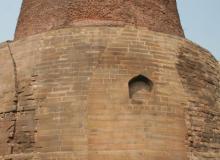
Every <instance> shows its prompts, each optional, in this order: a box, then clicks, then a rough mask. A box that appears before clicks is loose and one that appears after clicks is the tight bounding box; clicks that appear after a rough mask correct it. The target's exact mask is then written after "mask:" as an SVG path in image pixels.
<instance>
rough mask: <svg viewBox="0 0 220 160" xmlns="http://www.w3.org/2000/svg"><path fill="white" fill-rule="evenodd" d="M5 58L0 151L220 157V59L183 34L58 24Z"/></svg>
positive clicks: (3, 158) (167, 159)
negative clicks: (66, 26)
mask: <svg viewBox="0 0 220 160" xmlns="http://www.w3.org/2000/svg"><path fill="white" fill-rule="evenodd" d="M0 65H1V67H0V82H1V85H0V101H1V107H0V160H9V159H12V160H161V159H163V160H210V159H212V160H218V159H220V154H219V153H220V125H219V124H220V119H219V117H220V112H219V109H220V108H219V93H220V92H219V78H220V77H219V64H218V62H217V61H216V60H215V59H214V57H213V56H212V55H211V54H210V53H209V52H208V51H206V50H205V49H203V48H201V47H199V46H197V45H195V44H193V43H192V42H189V41H187V40H185V39H183V38H179V37H176V36H171V35H166V34H162V33H157V32H152V31H149V30H147V29H146V28H141V27H138V28H134V27H128V26H126V27H104V26H103V27H73V28H66V29H59V30H54V31H50V32H47V33H43V34H38V35H35V36H30V37H27V38H25V39H21V40H18V41H14V42H10V43H3V44H1V46H0Z"/></svg>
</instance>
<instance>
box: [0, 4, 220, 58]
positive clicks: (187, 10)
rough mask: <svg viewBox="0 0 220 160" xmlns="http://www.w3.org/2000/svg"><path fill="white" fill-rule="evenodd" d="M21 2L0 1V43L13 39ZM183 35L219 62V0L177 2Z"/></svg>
mask: <svg viewBox="0 0 220 160" xmlns="http://www.w3.org/2000/svg"><path fill="white" fill-rule="evenodd" d="M21 2H22V0H0V22H1V24H0V42H3V41H6V40H10V39H13V35H14V31H15V26H16V22H17V18H18V15H19V10H20V6H21ZM177 2H178V8H179V13H180V17H181V21H182V25H183V28H184V31H185V35H186V37H187V38H188V39H190V40H192V41H193V42H196V43H198V44H199V45H201V46H202V47H204V48H207V49H208V50H209V51H210V52H212V53H213V54H214V56H215V57H216V58H217V59H219V60H220V0H177Z"/></svg>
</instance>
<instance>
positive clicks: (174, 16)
mask: <svg viewBox="0 0 220 160" xmlns="http://www.w3.org/2000/svg"><path fill="white" fill-rule="evenodd" d="M124 25H133V26H139V27H146V28H148V29H149V30H152V31H156V32H162V33H167V34H171V35H177V36H180V37H184V32H183V29H182V26H181V23H180V18H179V14H178V10H177V4H176V0H62V1H61V0H23V3H22V7H21V12H20V16H19V20H18V23H17V28H16V32H15V39H21V38H25V37H27V36H30V35H34V34H38V33H42V32H46V31H49V30H53V29H59V28H65V27H71V26H124Z"/></svg>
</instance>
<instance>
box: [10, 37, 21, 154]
mask: <svg viewBox="0 0 220 160" xmlns="http://www.w3.org/2000/svg"><path fill="white" fill-rule="evenodd" d="M7 46H8V50H9V53H10V57H11V60H12V64H13V68H14V85H15V96H14V105H15V110H14V111H12V113H13V114H14V117H15V118H14V124H13V125H12V126H10V127H9V128H8V131H9V130H11V129H12V131H11V132H10V133H9V137H8V138H9V140H8V143H9V144H10V146H11V151H10V153H11V154H13V153H14V140H15V133H16V127H17V126H16V125H17V110H18V95H19V91H18V78H17V65H16V62H15V59H14V56H13V53H12V50H11V47H10V41H7Z"/></svg>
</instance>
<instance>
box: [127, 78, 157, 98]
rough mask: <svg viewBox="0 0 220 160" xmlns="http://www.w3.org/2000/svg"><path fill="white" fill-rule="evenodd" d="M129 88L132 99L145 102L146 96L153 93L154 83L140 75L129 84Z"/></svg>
mask: <svg viewBox="0 0 220 160" xmlns="http://www.w3.org/2000/svg"><path fill="white" fill-rule="evenodd" d="M128 87H129V98H130V99H134V100H144V99H145V98H146V95H147V94H148V93H149V92H151V91H152V89H153V82H152V81H151V80H150V79H149V78H147V77H145V76H143V75H138V76H135V77H133V78H132V79H131V80H130V81H129V82H128Z"/></svg>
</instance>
